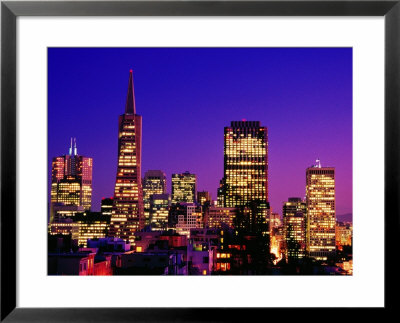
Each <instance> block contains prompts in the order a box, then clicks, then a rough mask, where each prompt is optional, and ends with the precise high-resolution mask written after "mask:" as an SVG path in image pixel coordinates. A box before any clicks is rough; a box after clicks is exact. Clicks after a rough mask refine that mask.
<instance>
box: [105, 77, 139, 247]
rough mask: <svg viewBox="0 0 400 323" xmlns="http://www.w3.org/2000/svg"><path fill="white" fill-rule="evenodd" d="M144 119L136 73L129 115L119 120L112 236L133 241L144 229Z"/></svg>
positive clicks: (125, 114) (128, 108)
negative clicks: (137, 95) (137, 104)
mask: <svg viewBox="0 0 400 323" xmlns="http://www.w3.org/2000/svg"><path fill="white" fill-rule="evenodd" d="M141 145H142V117H141V116H139V115H137V114H136V107H135V94H134V88H133V75H132V70H130V73H129V85H128V94H127V98H126V105H125V113H124V114H122V115H120V117H119V121H118V167H117V176H116V181H115V190H114V202H113V209H112V217H111V224H110V232H109V235H110V236H112V237H118V238H122V239H124V240H129V241H133V240H134V232H135V231H138V230H141V229H142V228H143V227H144V214H143V192H142V177H141V161H142V156H141V155H142V154H141V152H142V147H141Z"/></svg>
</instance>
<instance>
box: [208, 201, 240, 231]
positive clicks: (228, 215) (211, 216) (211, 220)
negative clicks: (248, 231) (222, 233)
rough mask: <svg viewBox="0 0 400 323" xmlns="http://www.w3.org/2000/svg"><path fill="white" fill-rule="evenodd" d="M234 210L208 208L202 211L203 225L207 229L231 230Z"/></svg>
mask: <svg viewBox="0 0 400 323" xmlns="http://www.w3.org/2000/svg"><path fill="white" fill-rule="evenodd" d="M235 216H236V208H233V207H216V206H210V207H208V208H206V209H205V211H204V223H205V227H207V228H222V227H224V226H225V225H226V226H228V227H230V228H233V227H234V219H235Z"/></svg>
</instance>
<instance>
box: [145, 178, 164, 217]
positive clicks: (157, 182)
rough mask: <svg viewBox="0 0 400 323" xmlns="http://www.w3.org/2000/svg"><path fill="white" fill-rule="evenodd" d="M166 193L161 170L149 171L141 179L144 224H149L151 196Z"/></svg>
mask: <svg viewBox="0 0 400 323" xmlns="http://www.w3.org/2000/svg"><path fill="white" fill-rule="evenodd" d="M165 193H167V177H166V176H165V173H164V172H163V171H161V170H149V171H147V172H146V173H145V174H144V179H143V203H144V216H145V224H146V225H149V224H150V222H151V221H150V199H151V196H152V195H153V194H165Z"/></svg>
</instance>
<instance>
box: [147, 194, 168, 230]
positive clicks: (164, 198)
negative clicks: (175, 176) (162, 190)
mask: <svg viewBox="0 0 400 323" xmlns="http://www.w3.org/2000/svg"><path fill="white" fill-rule="evenodd" d="M170 205H171V198H170V196H169V194H152V195H151V196H150V224H151V230H152V231H159V230H166V229H167V228H168V214H169V207H170Z"/></svg>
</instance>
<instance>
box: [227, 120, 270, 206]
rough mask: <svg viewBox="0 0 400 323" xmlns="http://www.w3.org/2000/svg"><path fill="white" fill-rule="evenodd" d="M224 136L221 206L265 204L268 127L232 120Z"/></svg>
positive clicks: (257, 123) (266, 198)
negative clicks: (222, 202)
mask: <svg viewBox="0 0 400 323" xmlns="http://www.w3.org/2000/svg"><path fill="white" fill-rule="evenodd" d="M224 135H225V141H224V179H223V185H224V187H223V192H224V199H223V200H224V206H225V207H238V206H248V205H249V202H250V201H260V202H261V203H266V202H268V134H267V128H266V127H262V126H261V125H260V122H259V121H232V122H231V126H230V127H225V134H224Z"/></svg>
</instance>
